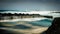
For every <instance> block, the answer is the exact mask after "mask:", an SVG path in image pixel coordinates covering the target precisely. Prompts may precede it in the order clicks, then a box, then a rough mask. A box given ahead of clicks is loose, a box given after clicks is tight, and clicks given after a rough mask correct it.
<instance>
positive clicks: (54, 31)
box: [45, 17, 60, 34]
mask: <svg viewBox="0 0 60 34" xmlns="http://www.w3.org/2000/svg"><path fill="white" fill-rule="evenodd" d="M45 33H46V34H60V17H57V18H55V19H54V20H53V22H52V25H51V26H50V27H49V28H48V30H47V31H46V32H45Z"/></svg>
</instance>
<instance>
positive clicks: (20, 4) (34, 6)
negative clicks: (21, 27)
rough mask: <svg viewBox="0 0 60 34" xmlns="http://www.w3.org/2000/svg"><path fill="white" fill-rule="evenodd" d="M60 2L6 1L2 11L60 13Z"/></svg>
mask: <svg viewBox="0 0 60 34" xmlns="http://www.w3.org/2000/svg"><path fill="white" fill-rule="evenodd" d="M59 3H60V0H4V1H0V10H19V11H20V12H22V11H60V4H59Z"/></svg>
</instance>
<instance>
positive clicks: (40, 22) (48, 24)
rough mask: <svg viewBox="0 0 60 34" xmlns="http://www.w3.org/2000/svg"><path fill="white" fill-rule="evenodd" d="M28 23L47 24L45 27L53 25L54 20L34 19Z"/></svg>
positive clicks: (35, 24)
mask: <svg viewBox="0 0 60 34" xmlns="http://www.w3.org/2000/svg"><path fill="white" fill-rule="evenodd" d="M28 23H29V24H32V25H34V26H45V27H49V26H51V23H52V20H49V19H43V20H39V21H33V22H28Z"/></svg>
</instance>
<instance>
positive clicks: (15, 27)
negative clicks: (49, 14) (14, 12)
mask: <svg viewBox="0 0 60 34" xmlns="http://www.w3.org/2000/svg"><path fill="white" fill-rule="evenodd" d="M51 22H52V20H50V19H41V20H37V21H17V22H0V29H3V30H7V31H11V32H12V31H13V32H16V33H18V34H20V32H21V33H22V34H27V33H28V34H39V33H42V32H43V31H45V30H47V29H48V27H49V26H50V25H51ZM37 31H38V32H37ZM11 32H7V33H11Z"/></svg>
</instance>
